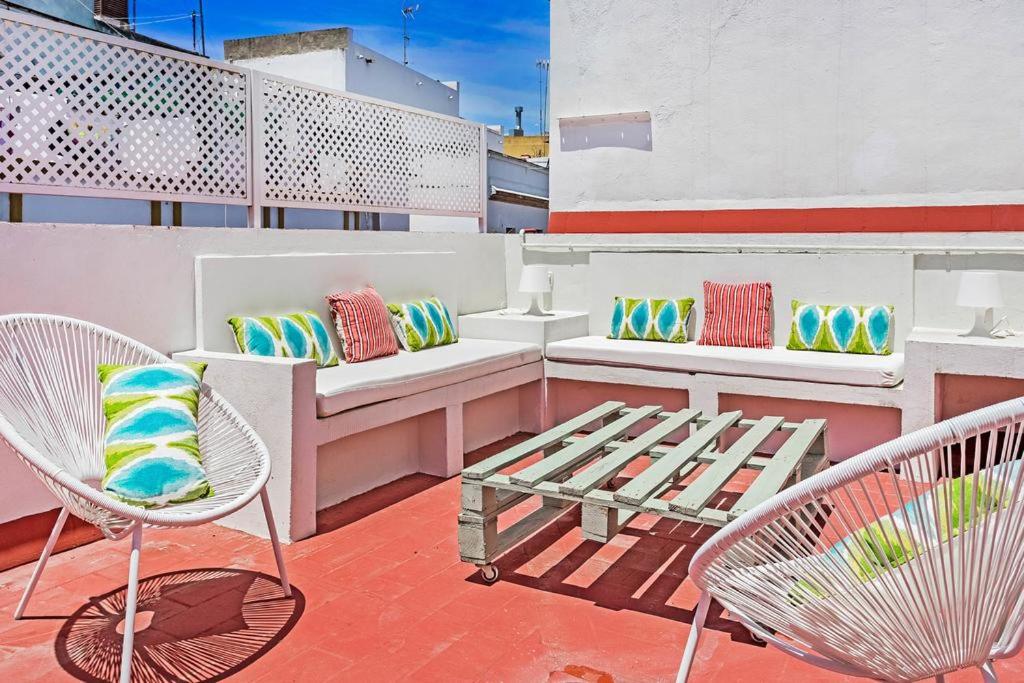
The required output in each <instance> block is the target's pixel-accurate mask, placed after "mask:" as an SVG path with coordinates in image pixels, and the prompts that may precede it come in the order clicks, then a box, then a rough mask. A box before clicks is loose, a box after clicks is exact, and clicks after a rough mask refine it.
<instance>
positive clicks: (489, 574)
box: [480, 564, 501, 584]
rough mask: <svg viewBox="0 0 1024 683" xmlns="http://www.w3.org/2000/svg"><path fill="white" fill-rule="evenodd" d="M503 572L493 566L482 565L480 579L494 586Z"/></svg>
mask: <svg viewBox="0 0 1024 683" xmlns="http://www.w3.org/2000/svg"><path fill="white" fill-rule="evenodd" d="M500 575H501V572H499V571H498V568H497V567H495V566H494V565H493V564H484V565H480V578H481V579H483V580H484V583H486V584H492V583H494V582H495V581H497V580H498V577H499V576H500Z"/></svg>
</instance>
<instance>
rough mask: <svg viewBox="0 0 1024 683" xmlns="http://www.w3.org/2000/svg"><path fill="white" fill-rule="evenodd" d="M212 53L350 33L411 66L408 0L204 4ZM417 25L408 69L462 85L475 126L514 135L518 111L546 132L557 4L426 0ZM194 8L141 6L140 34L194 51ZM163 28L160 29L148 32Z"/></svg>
mask: <svg viewBox="0 0 1024 683" xmlns="http://www.w3.org/2000/svg"><path fill="white" fill-rule="evenodd" d="M203 4H204V7H205V10H206V47H207V52H208V53H209V54H210V56H211V57H216V58H219V57H221V56H222V55H223V41H224V39H225V38H244V37H248V36H256V35H266V34H271V33H287V32H291V31H308V30H313V29H319V28H331V27H336V26H349V27H351V28H352V29H354V31H355V34H354V36H353V37H354V40H355V41H356V42H357V43H361V44H363V45H366V46H367V47H369V48H371V49H374V50H378V51H380V52H382V53H384V54H386V55H388V56H389V57H391V58H392V59H396V60H401V59H402V15H401V9H402V7H403V6H404V5H406V4H409V3H408V2H402V0H365V1H364V2H354V1H352V0H338V1H336V2H302V1H296V2H281V1H280V0H277V1H276V2H270V1H268V0H248V1H247V2H238V1H237V0H232V1H230V2H229V1H227V0H204V3H203ZM419 4H420V10H419V12H418V13H417V15H416V18H415V19H414V20H413V21H412V22H411V23H410V34H411V36H412V43H411V46H410V48H409V65H410V66H411V67H413V68H415V69H417V70H418V71H421V72H423V73H425V74H427V75H428V76H431V77H433V78H437V79H439V80H443V81H449V80H457V81H461V82H462V96H461V109H462V115H463V116H464V117H466V118H468V119H473V120H475V121H481V122H484V123H489V124H490V123H500V124H503V125H505V126H506V127H508V128H511V127H512V125H513V122H514V114H513V111H512V108H513V107H514V106H516V105H517V104H518V105H522V106H523V107H525V108H526V111H525V113H524V120H525V127H526V130H527V132H528V133H529V132H535V131H536V129H537V127H538V106H539V94H538V82H537V67H536V62H537V59H539V58H542V57H543V58H546V57H547V56H548V54H549V51H548V10H549V7H550V4H549V0H502V1H500V2H499V1H497V0H477V1H474V0H420V2H419ZM195 7H197V2H196V1H195V0H138V5H137V8H138V9H137V17H138V22H139V26H138V30H139V32H140V33H145V34H148V35H151V36H153V37H155V38H159V39H161V40H165V41H167V42H170V43H174V44H176V45H181V46H183V47H189V48H191V46H192V25H191V22H190V21H189V20H188V19H181V20H172V21H157V19H163V18H166V17H168V16H173V15H174V14H187V13H188V12H190V11H191V10H192V9H194V8H195ZM147 22H154V23H147Z"/></svg>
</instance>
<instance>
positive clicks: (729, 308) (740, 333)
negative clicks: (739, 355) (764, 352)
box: [697, 280, 772, 349]
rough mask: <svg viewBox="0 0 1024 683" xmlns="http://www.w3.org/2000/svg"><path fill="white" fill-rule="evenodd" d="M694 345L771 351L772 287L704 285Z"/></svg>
mask: <svg viewBox="0 0 1024 683" xmlns="http://www.w3.org/2000/svg"><path fill="white" fill-rule="evenodd" d="M697 343H698V344H703V345H710V346H744V347H748V348H755V349H770V348H772V283H770V282H746V283H743V284H736V285H732V284H725V283H722V282H708V281H707V280H705V281H704V326H703V327H702V328H701V331H700V341H698V342H697Z"/></svg>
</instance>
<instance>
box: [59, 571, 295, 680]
mask: <svg viewBox="0 0 1024 683" xmlns="http://www.w3.org/2000/svg"><path fill="white" fill-rule="evenodd" d="M124 603H125V588H124V587H122V588H119V589H118V590H115V591H112V592H110V593H107V594H105V595H102V596H100V597H96V598H92V599H90V601H89V603H88V604H86V605H84V606H83V607H81V608H80V609H78V610H77V611H76V612H75V613H74V614H72V615H71V616H70V617H69V618H68V620H67V621H66V622H65V624H64V626H63V628H61V630H60V633H59V634H58V635H57V642H56V645H55V648H56V654H57V660H58V662H59V663H60V665H61V667H63V668H64V670H65V671H67V672H68V673H69V674H70V675H72V676H74V677H75V678H77V679H79V680H83V681H95V682H99V681H116V680H117V678H118V673H119V671H120V667H121V639H122V633H123V631H122V628H123V627H122V625H121V621H122V616H123V611H124ZM304 608H305V597H304V596H303V594H302V592H301V591H299V590H298V589H297V588H296V587H295V586H294V585H293V586H292V597H291V598H285V597H284V593H283V592H282V589H281V585H280V583H279V582H278V579H277V577H274V576H269V575H267V574H262V573H257V572H252V571H244V570H238V569H193V570H188V571H177V572H169V573H166V574H160V575H157V576H152V577H149V578H146V579H143V580H141V581H140V582H139V602H138V617H137V620H138V621H137V624H136V633H135V652H134V658H133V660H132V679H133V680H139V681H166V680H174V681H194V682H197V683H198V682H203V683H205V682H207V681H220V680H223V679H225V678H227V677H228V676H231V675H233V674H236V673H238V672H240V671H242V670H243V669H245V668H246V667H247V666H249V665H250V664H252V663H253V662H254V661H256V660H257V659H259V658H260V657H261V656H262V655H264V654H265V653H266V652H268V651H269V650H270V649H272V648H273V647H274V646H275V645H276V644H277V643H278V642H280V641H281V639H282V638H284V637H285V635H287V634H288V632H289V631H291V629H292V628H293V627H294V626H295V624H296V622H298V620H299V618H300V617H301V616H302V612H303V610H304ZM140 627H145V628H141V629H140Z"/></svg>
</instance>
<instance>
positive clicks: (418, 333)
mask: <svg viewBox="0 0 1024 683" xmlns="http://www.w3.org/2000/svg"><path fill="white" fill-rule="evenodd" d="M388 311H389V312H390V313H391V324H392V326H393V327H394V328H395V334H396V335H398V342H399V343H400V344H401V345H402V348H403V349H405V350H406V351H422V350H423V349H429V348H430V347H432V346H444V345H445V344H454V343H455V342H457V341H459V337H458V335H457V334H456V333H455V325H453V324H452V317H451V315H449V313H448V309H447V308H446V307H445V305H444V303H443V302H442V301H441V300H440V299H438V298H437V297H436V296H432V297H430V298H429V299H420V300H419V301H410V302H408V303H404V304H388Z"/></svg>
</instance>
